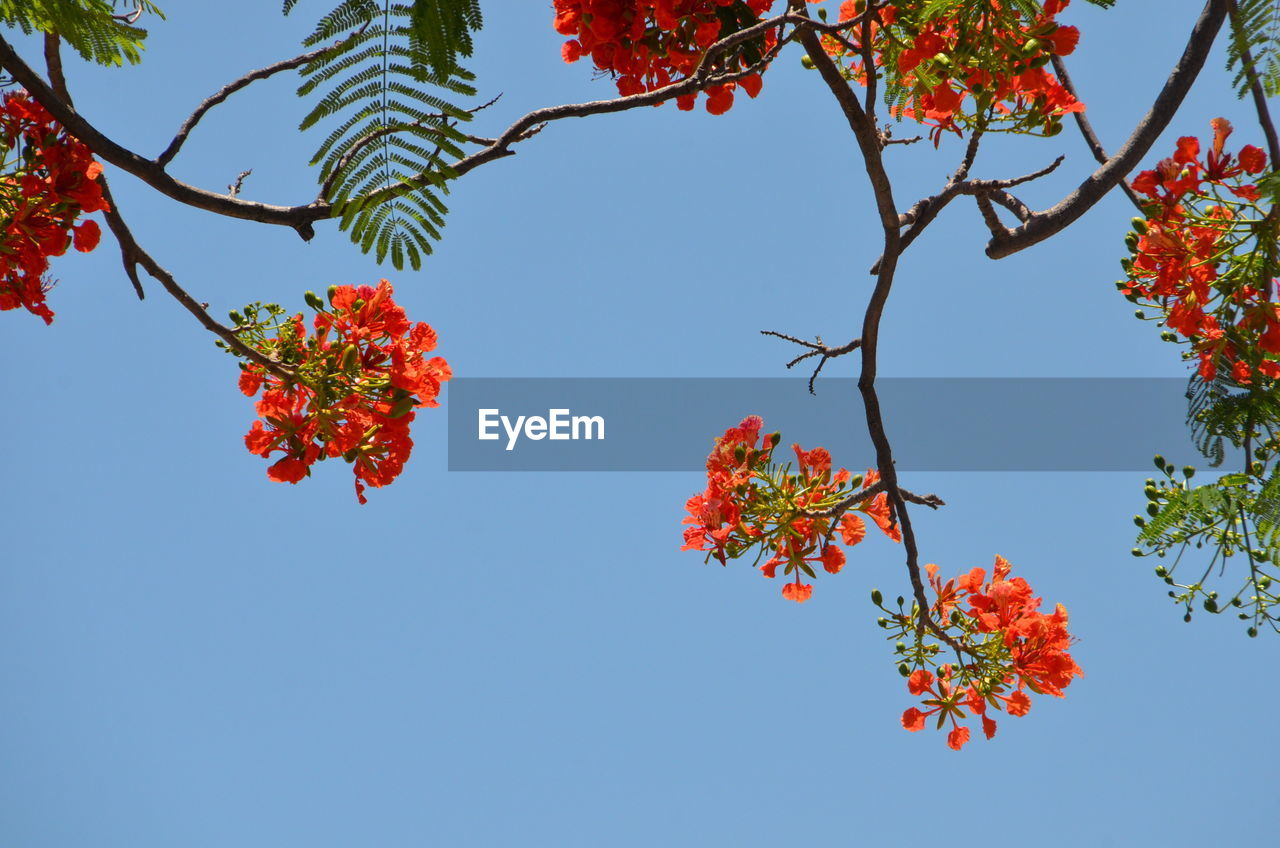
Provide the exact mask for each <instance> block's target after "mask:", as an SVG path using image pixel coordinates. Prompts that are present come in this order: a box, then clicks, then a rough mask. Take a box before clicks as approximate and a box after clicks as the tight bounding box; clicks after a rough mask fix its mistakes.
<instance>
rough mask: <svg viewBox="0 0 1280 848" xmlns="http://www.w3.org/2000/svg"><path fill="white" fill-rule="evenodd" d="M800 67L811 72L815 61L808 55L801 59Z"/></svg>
mask: <svg viewBox="0 0 1280 848" xmlns="http://www.w3.org/2000/svg"><path fill="white" fill-rule="evenodd" d="M800 66H801V67H802V68H804V69H806V70H809V71H812V70H813V67H814V65H813V60H812V59H810V58H809V54H808V53H806V54H805V55H803V56H801V57H800Z"/></svg>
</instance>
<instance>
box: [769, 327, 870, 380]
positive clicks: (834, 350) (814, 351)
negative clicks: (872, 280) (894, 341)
mask: <svg viewBox="0 0 1280 848" xmlns="http://www.w3.org/2000/svg"><path fill="white" fill-rule="evenodd" d="M760 334H761V335H764V336H775V337H777V338H779V339H785V340H786V341H789V342H793V343H795V344H798V345H800V346H802V347H807V348H809V351H808V353H802V354H800V355H799V356H797V357H796V358H795V359H793V360H791V361H790V362H788V363H787V368H791V367H792V366H794V365H799V364H800V363H801V362H804V361H805V360H806V359H808V358H809V357H811V356H821V357H822V359H820V360H818V367H817V368H814V369H813V373H812V374H810V375H809V394H811V395H816V394H817V392H816V391H814V389H813V383H814V381H815V380H817V379H818V373H819V372H820V371H822V366H824V365H826V364H827V360H828V359H835V358H836V357H837V356H844V355H845V354H846V353H853V352H854V351H855V350H857V349H858V348H859V347H861V346H862V339H854V340H853V341H851V342H849V343H848V344H845V345H841V346H840V347H829V346H828V345H826V344H824V343H823V341H822V336H817V337H816V339H817V341H812V342H809V341H805V340H804V339H798V338H796V337H795V336H788V335H787V334H786V333H779V332H777V331H775V330H761V331H760Z"/></svg>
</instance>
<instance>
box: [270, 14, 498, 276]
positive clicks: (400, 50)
mask: <svg viewBox="0 0 1280 848" xmlns="http://www.w3.org/2000/svg"><path fill="white" fill-rule="evenodd" d="M296 2H297V0H285V2H284V12H285V13H286V14H287V13H288V12H289V11H290V10H291V9H292V8H293V6H294V5H295V3H296ZM480 24H481V18H480V10H479V6H478V3H477V0H445V2H427V0H416V2H414V3H413V4H412V5H409V4H406V3H392V2H390V0H383V2H381V3H379V2H377V0H343V2H341V3H340V4H339V5H338V6H337V8H335V9H333V11H331V12H329V14H327V15H325V16H324V17H323V18H321V19H320V21H319V22H318V23H317V24H316V27H315V29H314V31H313V32H312V33H311V35H309V36H308V37H307V39H306V40H305V42H304V43H305V44H306V45H307V46H316V45H320V44H323V43H325V42H328V41H330V40H333V39H341V41H339V43H338V44H337V45H336V46H335V47H334V49H333V50H330V51H328V52H327V53H325V54H324V55H323V56H321V57H320V58H318V59H316V60H315V61H313V62H311V63H310V64H309V65H307V66H306V67H304V68H302V70H301V73H302V76H303V77H304V79H305V81H304V82H303V84H302V86H301V87H300V88H299V89H298V94H299V95H300V96H304V97H305V96H308V95H311V94H313V93H317V92H319V93H321V96H320V98H319V101H318V102H317V103H316V105H315V107H314V108H313V109H312V110H311V112H310V113H309V114H308V115H307V116H306V118H304V119H303V121H302V125H301V129H303V130H306V129H308V128H310V127H312V126H315V125H317V124H320V123H323V122H336V124H337V125H336V126H335V127H334V128H333V129H331V130H330V131H329V133H328V135H327V136H326V137H325V139H324V140H323V141H322V142H321V144H320V147H319V149H318V150H317V151H316V154H315V156H314V157H313V159H312V164H313V165H317V164H318V165H320V174H319V182H320V184H321V186H322V194H323V196H324V198H325V199H326V200H328V201H329V202H331V203H332V204H333V208H334V214H335V216H336V217H338V218H339V225H340V227H341V228H342V229H344V230H348V231H349V232H350V235H351V240H352V241H353V242H355V243H356V244H358V245H360V248H361V249H362V250H363V251H365V252H366V253H367V252H369V251H373V252H374V255H375V257H376V259H377V261H378V262H382V261H384V260H386V259H387V258H390V260H391V263H392V265H394V266H395V267H396V268H397V269H399V268H403V267H404V264H405V261H406V260H408V263H409V264H410V265H411V266H412V267H413V268H414V269H415V270H416V269H418V268H419V267H421V264H422V256H423V255H424V254H429V253H431V249H432V248H431V244H432V241H433V240H438V239H439V238H440V228H441V227H443V226H444V215H445V213H446V212H447V211H448V210H447V207H446V206H445V205H444V202H443V201H442V200H441V195H442V194H447V193H448V187H447V185H446V182H447V180H449V179H451V178H452V177H454V176H455V174H454V172H453V170H452V168H451V167H450V162H452V161H456V160H457V159H459V158H461V157H462V156H463V155H464V154H463V151H462V149H461V145H462V144H463V143H465V141H466V137H465V136H464V135H463V134H462V133H460V132H459V131H458V130H457V128H456V126H457V124H458V123H460V122H463V121H468V120H470V119H471V114H470V113H469V112H467V111H466V110H464V109H462V108H461V107H459V106H456V105H454V104H453V103H452V102H450V100H449V99H445V98H446V96H447V95H450V94H453V95H463V96H470V95H473V94H475V89H474V88H472V86H471V85H469V82H470V81H471V80H472V79H474V77H473V76H472V74H470V73H469V72H468V71H466V70H465V69H464V68H462V67H461V66H460V65H459V64H458V57H459V56H469V55H470V54H471V51H472V40H471V31H472V30H475V29H479V27H480Z"/></svg>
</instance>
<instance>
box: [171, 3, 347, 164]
mask: <svg viewBox="0 0 1280 848" xmlns="http://www.w3.org/2000/svg"><path fill="white" fill-rule="evenodd" d="M362 32H364V27H361V28H360V29H358V30H356V31H355V32H354V33H352V34H351V35H349V36H347V37H346V38H344V39H342V40H341V41H339V42H337V43H335V44H330V45H328V46H325V47H321V48H319V49H317V50H312V51H310V52H308V53H303V54H301V55H299V56H294V57H293V58H292V59H285V60H283V61H280V62H276V63H275V64H274V65H267V66H266V67H265V68H259V69H258V70H256V71H250V72H249V73H247V74H245V75H244V76H242V77H240V78H239V79H237V80H233V81H231V82H229V83H227V84H226V85H224V86H223V87H222V88H220V89H218V91H217V92H215V93H214V94H212V95H210V96H209V97H208V98H207V99H206V100H205V101H204V102H203V103H201V104H200V105H199V106H197V107H196V108H195V111H194V112H192V113H191V115H190V116H189V117H188V118H187V119H186V120H185V121H183V122H182V126H181V127H179V128H178V132H177V133H175V134H174V136H173V141H170V142H169V146H168V147H166V148H165V149H164V152H163V153H161V154H160V155H159V156H157V157H156V158H155V161H156V164H158V165H160V166H161V167H164V166H165V165H168V164H169V163H170V162H172V161H173V157H175V156H177V155H178V151H179V150H181V149H182V145H183V144H184V143H186V140H187V136H189V135H191V131H192V130H193V129H195V126H196V124H198V123H200V119H201V118H203V117H204V116H205V113H207V112H208V111H209V110H210V109H212V108H213V107H214V106H217V105H218V104H219V103H222V102H223V101H225V100H226V99H227V98H228V97H230V96H231V95H233V94H235V93H236V92H237V91H240V90H241V89H242V88H245V87H247V86H248V85H250V84H251V83H255V82H257V81H258V80H264V79H266V78H267V77H270V76H274V75H275V74H278V73H280V72H281V71H291V70H293V69H294V68H300V67H302V66H303V65H305V64H307V63H308V62H311V61H313V60H315V59H318V58H320V57H321V56H323V55H324V54H326V53H329V52H331V51H333V50H337V49H339V48H341V47H343V46H344V45H346V44H347V42H349V41H351V39H353V38H355V37H356V36H358V35H360V33H362Z"/></svg>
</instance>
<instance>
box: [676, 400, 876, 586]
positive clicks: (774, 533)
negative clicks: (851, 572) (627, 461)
mask: <svg viewBox="0 0 1280 848" xmlns="http://www.w3.org/2000/svg"><path fill="white" fill-rule="evenodd" d="M763 427H764V422H763V421H761V420H760V418H759V417H758V416H755V415H752V416H748V417H747V418H745V419H743V420H742V422H741V423H739V424H738V426H736V427H730V428H729V429H728V430H726V431H725V433H724V435H723V436H721V437H720V438H718V439H716V442H715V445H714V447H712V449H711V453H710V455H709V456H708V457H707V487H706V489H705V490H704V491H702V492H701V493H699V494H697V495H694V496H693V497H691V498H689V500H688V501H686V502H685V511H686V512H687V513H688V515H687V516H686V517H685V519H684V524H686V525H688V526H687V527H686V528H685V531H684V546H683V547H682V548H681V550H696V551H705V552H706V554H707V558H708V559H710V558H711V557H715V558H716V559H717V560H719V562H720V563H721V564H722V565H727V564H728V561H729V560H730V559H736V558H738V557H740V556H743V555H744V554H746V553H748V552H749V551H753V550H754V551H757V552H758V553H759V554H760V555H761V556H764V555H765V554H768V557H769V558H768V560H767V561H766V562H765V563H764V564H763V565H762V566H761V567H760V573H761V574H763V575H764V576H765V577H767V578H773V577H776V576H777V570H778V568H779V567H780V566H781V567H782V569H783V573H784V574H785V575H788V576H793V577H794V579H793V581H792V582H790V583H787V584H786V585H784V586H783V588H782V594H783V597H784V598H788V599H790V600H794V601H800V602H803V601H806V600H808V599H809V597H810V595H811V594H812V592H813V586H812V584H805V583H802V582H801V576H802V575H805V576H808V577H810V578H815V577H817V571H816V566H817V565H818V564H821V566H822V569H823V570H824V571H826V572H827V573H828V574H838V573H840V571H841V570H842V569H843V568H844V566H845V563H846V561H847V558H846V555H845V552H844V550H842V549H841V548H840V547H839V546H838V545H837V544H836V543H835V541H834V539H833V537H834V536H835V535H836V533H837V531H838V532H839V537H840V541H841V542H842V543H843V544H844V545H846V546H849V547H852V546H854V545H857V544H858V543H860V542H861V541H862V540H863V539H864V538H865V537H866V533H867V529H866V524H865V522H864V521H863V520H862V518H861V517H860V516H859V515H858V514H857V513H859V512H861V513H864V514H866V515H869V516H871V517H872V518H873V520H875V521H876V522H877V524H878V525H879V526H881V527H882V528H884V530H885V533H886V535H888V536H889V537H890V538H892V539H895V540H899V539H900V538H901V536H900V534H899V533H898V529H897V527H896V526H893V525H892V523H891V522H889V520H888V518H887V517H886V513H885V511H886V510H887V509H888V506H887V503H886V502H885V501H884V495H883V493H882V494H880V495H878V496H874V497H867V496H862V497H859V495H858V492H860V491H866V490H867V488H868V487H869V486H870V485H871V483H873V482H874V481H875V480H876V474H875V472H873V471H868V472H867V475H866V477H865V478H859V479H857V480H855V479H854V477H853V475H852V474H850V473H849V471H848V469H845V468H839V469H834V473H833V468H832V460H831V454H830V453H829V452H828V451H827V450H826V449H825V448H814V449H813V450H808V451H806V450H805V449H804V448H802V447H800V445H793V446H792V450H793V451H794V452H795V455H796V467H795V469H794V470H792V469H791V467H790V466H780V465H778V464H776V463H775V462H774V460H773V450H774V448H775V447H777V445H778V443H779V441H780V440H781V438H782V437H781V435H780V434H778V433H773V434H770V435H768V436H761V432H760V431H761V430H762V429H763ZM868 481H869V482H868ZM858 485H861V487H862V488H861V489H857V488H856V487H857V486H858Z"/></svg>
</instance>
